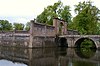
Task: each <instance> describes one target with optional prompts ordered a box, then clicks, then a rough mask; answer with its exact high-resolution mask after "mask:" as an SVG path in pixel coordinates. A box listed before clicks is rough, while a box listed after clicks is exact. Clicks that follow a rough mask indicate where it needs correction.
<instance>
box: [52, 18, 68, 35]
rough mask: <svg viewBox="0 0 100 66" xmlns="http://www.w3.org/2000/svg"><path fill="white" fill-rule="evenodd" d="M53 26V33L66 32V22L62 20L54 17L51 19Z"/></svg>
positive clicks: (62, 33)
mask: <svg viewBox="0 0 100 66" xmlns="http://www.w3.org/2000/svg"><path fill="white" fill-rule="evenodd" d="M53 26H54V27H55V35H57V34H61V35H64V34H67V22H65V21H64V20H61V19H58V18H54V19H53ZM60 30H61V31H60Z"/></svg>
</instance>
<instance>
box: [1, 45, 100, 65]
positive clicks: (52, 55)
mask: <svg viewBox="0 0 100 66" xmlns="http://www.w3.org/2000/svg"><path fill="white" fill-rule="evenodd" d="M0 66H100V51H99V50H95V49H85V48H81V49H79V48H34V49H25V48H14V47H2V46H0Z"/></svg>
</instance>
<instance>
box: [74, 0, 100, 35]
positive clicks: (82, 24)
mask: <svg viewBox="0 0 100 66" xmlns="http://www.w3.org/2000/svg"><path fill="white" fill-rule="evenodd" d="M75 12H77V16H76V17H74V18H73V29H76V30H78V31H79V32H80V34H97V33H96V32H97V28H98V27H97V24H98V19H99V16H98V14H99V9H98V8H97V7H96V6H93V5H92V3H91V2H90V1H88V2H85V1H84V2H83V3H81V2H79V4H78V5H76V8H75Z"/></svg>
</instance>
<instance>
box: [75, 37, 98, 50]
mask: <svg viewBox="0 0 100 66" xmlns="http://www.w3.org/2000/svg"><path fill="white" fill-rule="evenodd" d="M85 39H88V40H90V41H92V43H93V44H94V47H93V48H97V45H96V43H95V41H94V40H93V39H92V38H88V37H86V38H84V37H83V38H79V39H78V40H76V41H75V47H76V48H80V45H81V42H83V41H84V40H85Z"/></svg>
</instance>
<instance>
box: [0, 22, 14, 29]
mask: <svg viewBox="0 0 100 66" xmlns="http://www.w3.org/2000/svg"><path fill="white" fill-rule="evenodd" d="M0 30H5V31H8V30H12V24H11V23H9V21H7V20H0Z"/></svg>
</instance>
